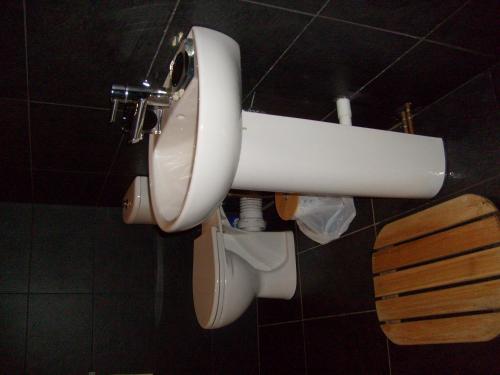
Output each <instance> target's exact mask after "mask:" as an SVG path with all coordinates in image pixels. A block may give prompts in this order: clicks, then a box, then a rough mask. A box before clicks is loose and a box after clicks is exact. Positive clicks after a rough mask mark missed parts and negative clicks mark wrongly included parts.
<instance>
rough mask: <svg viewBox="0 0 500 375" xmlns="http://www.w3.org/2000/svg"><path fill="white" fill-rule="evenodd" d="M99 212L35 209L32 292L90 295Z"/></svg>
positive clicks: (42, 207)
mask: <svg viewBox="0 0 500 375" xmlns="http://www.w3.org/2000/svg"><path fill="white" fill-rule="evenodd" d="M96 231H97V228H96V209H95V208H91V207H70V206H50V205H35V206H34V225H33V254H32V259H31V291H32V292H35V293H60V292H66V293H67V292H91V291H92V256H93V251H94V246H95V239H96Z"/></svg>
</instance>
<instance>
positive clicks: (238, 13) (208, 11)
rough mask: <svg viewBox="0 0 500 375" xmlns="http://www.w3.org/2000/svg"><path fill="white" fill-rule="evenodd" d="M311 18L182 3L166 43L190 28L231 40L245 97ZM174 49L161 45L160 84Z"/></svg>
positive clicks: (216, 2)
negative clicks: (235, 45) (214, 32)
mask: <svg viewBox="0 0 500 375" xmlns="http://www.w3.org/2000/svg"><path fill="white" fill-rule="evenodd" d="M310 19H311V16H308V15H303V14H297V13H292V12H287V11H283V10H279V9H274V8H271V7H264V6H256V5H254V4H250V3H246V2H240V1H226V0H207V1H196V0H186V1H182V2H181V3H180V5H179V7H178V9H177V12H176V16H175V17H174V19H173V22H172V24H171V26H170V28H169V30H168V33H167V36H166V38H165V40H168V41H171V40H172V39H173V37H174V36H175V35H177V34H178V33H179V32H183V33H184V35H187V33H188V32H189V29H190V28H191V26H193V25H196V26H203V27H208V28H211V29H214V30H217V31H220V32H222V33H224V34H226V35H228V36H230V37H231V38H233V39H234V40H235V41H236V42H237V43H238V44H239V45H240V50H241V66H242V71H241V73H242V85H243V86H242V93H243V96H245V95H246V94H247V93H248V92H249V91H250V90H251V89H252V88H253V87H254V85H255V84H256V83H257V82H258V80H259V79H260V78H261V77H262V75H263V74H264V73H265V72H266V71H267V69H269V68H270V67H271V65H272V64H273V63H274V62H275V60H276V59H277V58H278V57H279V56H280V55H281V54H282V53H283V51H285V49H286V48H287V47H288V45H289V44H290V43H291V42H292V41H293V39H294V38H295V37H296V36H297V35H298V34H299V32H300V31H301V30H302V29H303V28H304V26H305V25H306V24H307V23H308V22H309V20H310ZM250 25H251V27H249V26H250ZM176 50H177V47H172V45H171V43H164V44H163V47H162V49H161V51H160V53H159V55H158V58H157V60H156V64H155V66H154V68H153V77H155V78H156V79H155V80H156V81H157V82H160V83H163V81H164V80H165V77H166V75H167V71H168V64H169V62H170V60H171V59H172V58H173V54H174V53H175V51H176Z"/></svg>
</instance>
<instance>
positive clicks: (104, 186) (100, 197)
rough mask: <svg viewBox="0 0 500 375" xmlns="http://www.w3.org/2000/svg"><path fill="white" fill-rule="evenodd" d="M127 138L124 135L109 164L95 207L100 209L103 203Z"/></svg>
mask: <svg viewBox="0 0 500 375" xmlns="http://www.w3.org/2000/svg"><path fill="white" fill-rule="evenodd" d="M124 138H125V135H124V134H122V135H121V137H120V141H119V142H118V146H117V147H116V150H115V154H114V155H113V158H112V159H111V163H110V164H109V168H108V171H107V172H106V176H105V177H104V181H103V183H102V187H101V191H100V192H99V195H98V196H97V200H96V203H95V206H96V207H98V206H99V203H100V202H101V199H102V197H103V194H104V191H105V189H106V185H107V183H108V180H109V176H110V175H111V171H112V170H113V166H114V165H115V163H116V160H117V159H118V155H119V154H120V148H121V146H122V143H123V140H124Z"/></svg>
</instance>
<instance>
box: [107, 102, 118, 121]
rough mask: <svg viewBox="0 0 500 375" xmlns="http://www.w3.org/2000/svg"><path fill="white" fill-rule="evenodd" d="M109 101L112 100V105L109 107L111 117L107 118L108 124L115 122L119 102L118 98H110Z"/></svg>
mask: <svg viewBox="0 0 500 375" xmlns="http://www.w3.org/2000/svg"><path fill="white" fill-rule="evenodd" d="M111 101H112V102H113V107H112V108H111V118H110V119H109V123H110V124H112V123H114V122H116V114H117V113H118V105H119V104H120V102H119V101H118V99H111Z"/></svg>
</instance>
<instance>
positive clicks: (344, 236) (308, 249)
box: [298, 223, 377, 255]
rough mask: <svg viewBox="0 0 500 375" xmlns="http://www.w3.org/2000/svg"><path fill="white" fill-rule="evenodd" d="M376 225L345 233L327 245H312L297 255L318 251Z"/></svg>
mask: <svg viewBox="0 0 500 375" xmlns="http://www.w3.org/2000/svg"><path fill="white" fill-rule="evenodd" d="M376 224H377V223H375V224H370V225H367V226H365V227H363V228H359V229H356V230H353V231H351V232H348V233H346V234H343V235H342V236H340V237H339V238H337V239H335V240H333V241H331V242H328V243H326V244H317V245H314V246H311V247H308V248H307V249H304V250H300V251H299V252H298V254H299V255H302V254H304V253H307V252H309V251H311V250H316V249H319V248H322V247H325V246H328V245H331V244H332V243H335V241H338V240H341V239H343V238H347V237H350V236H352V235H354V234H357V233H359V232H362V231H365V230H368V229H370V228H372V227H374V226H375V225H376Z"/></svg>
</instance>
